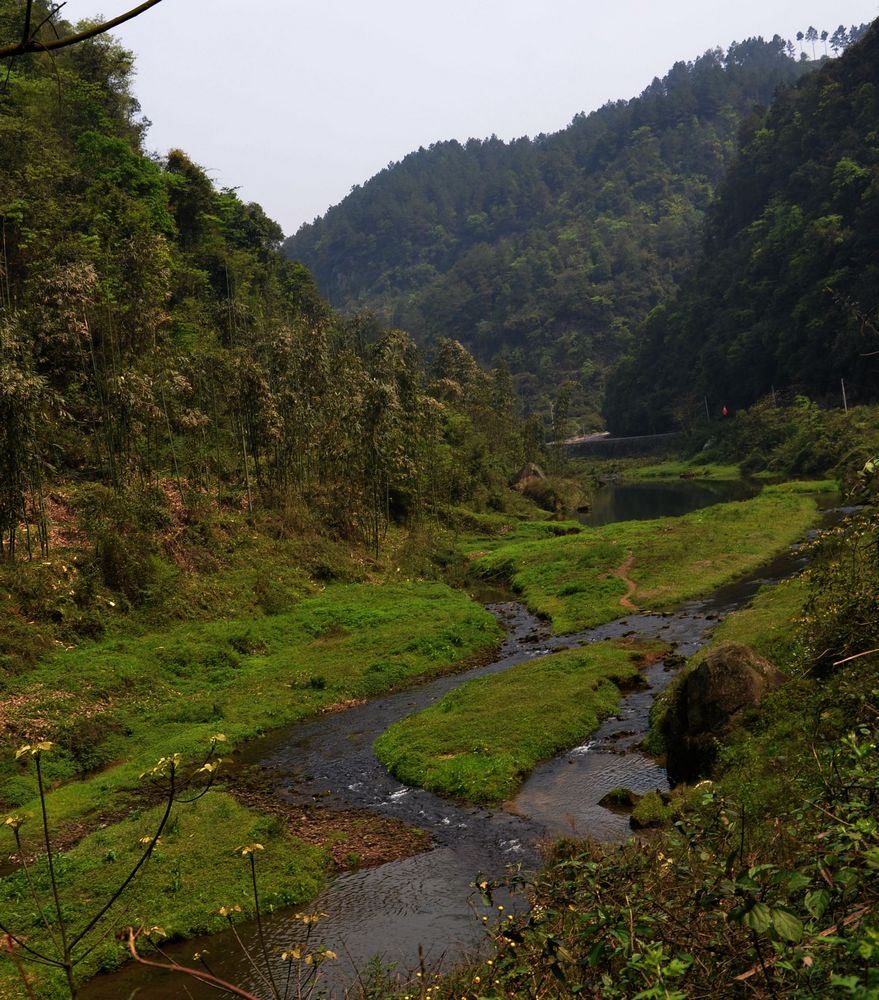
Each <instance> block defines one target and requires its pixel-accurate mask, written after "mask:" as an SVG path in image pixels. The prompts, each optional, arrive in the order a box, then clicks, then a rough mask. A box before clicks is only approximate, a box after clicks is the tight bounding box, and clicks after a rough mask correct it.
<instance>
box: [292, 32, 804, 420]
mask: <svg viewBox="0 0 879 1000" xmlns="http://www.w3.org/2000/svg"><path fill="white" fill-rule="evenodd" d="M807 68H808V65H807V64H805V63H803V62H797V61H795V60H794V59H793V58H791V56H790V55H789V54H788V48H787V43H786V42H785V41H784V40H783V39H781V38H780V37H779V36H776V37H775V38H773V39H772V40H771V41H765V40H763V39H761V38H757V39H749V40H747V41H745V42H742V43H738V44H733V45H731V46H730V48H729V50H728V51H727V52H726V53H724V52H722V51H721V50H719V49H718V50H714V51H710V52H707V53H705V54H704V55H703V56H701V57H699V58H698V59H696V60H695V61H694V62H692V63H684V62H679V63H676V64H675V66H674V67H672V69H671V70H670V71H669V73H668V74H667V75H666V76H665V77H664V78H663V79H661V80H660V79H655V80H654V81H653V82H652V83H651V84H650V86H649V87H647V89H646V90H645V91H644V92H643V93H642V94H641V95H640V96H639V97H637V98H634V99H633V100H630V101H619V102H616V103H612V104H608V105H606V106H605V107H603V108H601V109H599V110H598V111H595V112H592V113H591V114H588V115H587V114H580V115H577V116H576V117H575V119H574V120H573V121H572V123H571V124H570V125H569V126H568V127H567V128H566V129H564V130H562V131H560V132H557V133H554V134H552V135H541V136H538V137H537V138H535V139H533V140H531V139H527V138H523V139H518V140H515V141H512V142H509V143H505V142H502V141H500V140H499V139H497V138H494V137H493V138H491V139H487V140H484V141H480V140H470V141H468V142H467V143H465V144H461V143H459V142H456V141H449V142H439V143H436V144H435V145H433V146H431V147H430V148H428V149H423V148H422V149H420V150H418V151H417V152H414V153H411V154H410V155H409V156H407V157H406V158H405V159H403V160H402V161H401V162H400V163H396V164H392V165H390V166H389V167H388V168H386V169H385V170H383V171H382V172H381V173H379V174H378V175H376V176H375V177H373V178H372V179H371V180H369V181H367V182H366V183H365V184H364V185H363V186H362V187H358V188H355V189H354V190H353V191H352V192H351V194H349V195H348V196H347V197H346V198H345V199H344V200H343V201H342V202H341V203H340V204H339V205H337V206H335V207H334V208H331V209H330V210H329V211H328V212H327V213H326V215H325V216H324V217H323V218H321V219H318V220H316V221H315V222H314V223H313V224H311V225H306V226H303V227H302V228H301V229H300V230H299V232H298V233H296V234H295V235H294V236H292V237H290V238H289V239H288V240H287V241H286V242H285V244H284V250H285V253H286V254H287V255H288V256H289V257H291V258H293V259H296V260H300V261H302V262H303V263H304V264H306V265H307V266H308V268H309V269H310V270H311V271H312V272H313V273H314V275H315V277H316V280H317V283H318V286H319V288H320V289H321V291H322V293H323V294H324V295H326V296H327V297H328V298H329V299H330V301H331V302H332V303H333V304H334V305H336V306H337V307H340V308H343V309H345V310H349V311H352V310H357V309H361V308H367V309H371V310H374V311H375V312H376V313H377V314H378V315H379V318H380V319H381V320H382V321H383V322H385V323H389V324H392V325H397V326H402V327H404V328H405V329H407V330H409V331H410V332H411V333H412V334H413V335H414V336H415V337H416V339H418V340H420V341H422V342H431V341H433V340H434V339H436V338H438V337H441V336H447V337H454V338H457V339H459V340H461V341H462V342H463V343H464V344H465V345H466V346H467V347H468V348H470V349H471V350H472V351H474V352H475V353H476V354H477V356H479V357H480V358H482V359H483V360H484V361H495V362H497V361H504V362H506V363H507V364H508V365H509V367H510V368H511V370H512V371H513V373H514V374H515V375H516V377H517V381H518V383H519V386H520V388H521V389H524V390H525V392H526V395H527V393H528V392H529V390H531V391H533V392H538V391H540V390H541V388H542V387H543V386H545V385H546V384H547V383H555V384H557V383H558V382H559V381H561V380H562V379H564V378H569V379H572V380H573V382H574V384H575V387H576V388H578V389H579V390H580V392H581V397H580V400H579V404H580V409H584V408H586V409H588V408H590V407H591V408H594V407H596V406H597V405H598V400H599V398H600V395H601V391H602V374H603V371H604V369H605V368H606V366H607V365H608V364H609V363H611V362H612V361H613V360H614V359H615V358H616V357H617V356H618V355H619V354H620V353H621V352H622V351H624V350H625V349H626V348H627V347H628V346H629V345H630V337H631V332H630V331H631V327H632V326H633V324H634V323H637V322H638V321H640V319H642V318H643V316H644V315H645V314H646V313H647V312H648V311H649V310H650V309H651V308H652V307H653V306H655V305H656V304H657V303H658V302H660V301H662V300H663V299H664V298H666V297H667V296H668V295H670V294H671V293H672V292H673V291H674V290H675V289H676V288H677V287H678V285H679V283H680V281H681V279H682V277H683V275H684V274H685V272H686V271H687V269H688V267H689V266H690V264H691V262H692V260H693V259H694V256H695V254H696V252H697V250H698V247H699V242H700V233H701V228H702V219H703V215H704V212H705V210H706V208H707V206H708V204H709V202H710V199H711V196H712V193H713V190H714V187H715V186H716V185H717V184H718V183H719V181H720V180H721V178H722V177H723V175H724V172H725V170H726V167H727V165H728V164H729V163H730V161H731V159H732V157H733V155H734V152H735V149H736V136H737V133H738V130H739V128H740V126H741V123H742V121H743V119H744V118H745V117H747V115H749V114H750V113H751V112H752V111H753V110H754V108H755V107H760V106H765V105H767V104H769V102H770V101H771V100H772V98H773V96H774V95H775V93H776V92H777V90H778V89H779V88H780V87H785V86H788V85H790V84H792V83H794V82H795V81H796V80H797V79H798V78H799V77H800V76H802V74H803V73H804V72H805V70H806V69H807Z"/></svg>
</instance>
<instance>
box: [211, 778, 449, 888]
mask: <svg viewBox="0 0 879 1000" xmlns="http://www.w3.org/2000/svg"><path fill="white" fill-rule="evenodd" d="M228 791H229V792H230V793H231V794H232V795H234V796H235V798H236V799H237V800H238V801H239V802H240V803H241V804H242V805H245V806H247V807H248V808H250V809H255V810H256V811H258V812H261V813H265V814H267V815H270V816H275V817H276V818H277V819H279V820H281V822H282V823H284V825H285V826H286V828H287V829H288V830H289V832H290V833H292V834H293V835H294V836H295V837H298V838H299V839H300V840H304V841H305V842H306V843H308V844H315V845H317V846H319V847H323V848H325V849H326V850H327V851H328V852H329V853H330V854H331V855H332V858H333V864H334V866H335V868H336V870H337V871H352V870H356V869H358V868H371V867H373V866H375V865H383V864H385V862H387V861H398V860H400V859H401V858H408V857H411V856H412V855H413V854H420V853H421V852H422V851H426V850H427V849H428V848H429V847H430V846H431V839H430V837H429V836H428V834H426V833H425V832H424V830H419V829H417V828H416V827H412V826H408V825H407V824H405V823H402V822H400V821H399V820H394V819H390V818H388V817H385V816H378V815H376V814H375V813H373V812H371V811H369V810H367V809H331V808H328V807H325V806H321V805H318V804H314V805H312V804H310V803H309V804H307V805H304V806H303V805H302V803H291V802H285V801H284V800H283V799H282V798H279V796H278V790H277V784H276V782H275V780H274V779H273V776H272V774H271V773H270V772H269V773H266V772H265V771H263V770H262V769H261V768H258V767H247V768H241V769H240V770H237V771H236V773H235V777H234V781H233V782H231V783H230V786H229V788H228Z"/></svg>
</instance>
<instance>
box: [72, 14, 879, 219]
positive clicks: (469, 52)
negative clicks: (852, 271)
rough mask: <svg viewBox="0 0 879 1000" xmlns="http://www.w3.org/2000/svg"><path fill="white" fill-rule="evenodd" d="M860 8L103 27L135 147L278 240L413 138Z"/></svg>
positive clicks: (152, 21) (538, 115) (627, 86)
mask: <svg viewBox="0 0 879 1000" xmlns="http://www.w3.org/2000/svg"><path fill="white" fill-rule="evenodd" d="M133 6H135V0H68V2H67V3H66V5H65V7H64V10H63V16H64V17H66V18H67V19H68V20H70V21H72V22H75V21H77V20H79V19H80V18H86V17H88V18H92V17H94V16H95V15H96V14H98V13H102V14H104V15H106V16H107V17H113V16H115V15H117V14H119V13H121V12H122V11H124V10H127V9H128V8H130V7H133ZM877 16H879V0H832V2H829V0H795V2H781V0H735V2H729V0H726V2H722V3H720V2H714V0H665V2H663V3H657V2H649V3H648V2H644V0H640V2H636V0H443V2H442V3H439V2H436V0H371V2H368V3H367V2H364V0H320V2H319V3H315V2H313V0H312V2H305V0H162V2H161V3H160V4H158V6H156V7H153V8H151V9H150V10H148V11H147V12H146V13H144V14H142V15H140V16H139V17H138V18H136V19H134V20H132V21H130V22H128V23H127V24H125V25H124V26H123V27H122V28H120V29H117V31H116V36H117V37H118V38H119V39H120V40H121V41H122V42H123V44H125V45H126V46H127V47H128V48H130V49H132V50H133V51H134V52H135V54H136V56H137V76H136V78H135V82H134V90H135V93H136V95H137V97H138V99H139V100H140V102H141V105H142V107H143V113H144V114H145V115H146V116H147V117H148V118H149V119H150V120H151V121H152V123H153V125H152V127H151V129H150V130H149V133H148V134H147V148H148V149H149V150H150V151H153V152H156V153H159V154H164V153H166V152H167V151H168V150H169V149H173V148H175V147H179V148H181V149H184V150H185V151H186V152H187V153H188V154H189V155H190V157H191V158H192V159H193V160H195V161H196V162H197V163H199V164H201V166H203V167H204V168H205V169H206V170H207V171H208V173H209V175H210V176H211V177H212V179H213V180H214V182H215V183H216V184H217V185H219V186H222V187H237V188H238V189H239V196H240V197H241V198H243V199H244V200H245V201H257V202H259V203H260V204H261V205H262V206H263V208H264V209H265V210H266V212H267V213H268V215H269V216H270V217H271V218H273V219H276V220H277V221H278V222H279V223H280V224H281V226H282V228H283V229H284V232H285V233H286V234H288V235H289V234H292V233H293V232H295V231H296V230H297V229H298V228H299V226H300V225H302V224H303V223H304V222H311V221H312V220H313V219H314V218H315V217H316V216H319V215H322V214H323V213H324V212H325V211H326V210H327V208H329V207H330V206H331V205H333V204H336V203H337V202H339V201H341V200H342V198H344V197H345V195H346V194H347V193H348V192H349V191H350V190H351V188H352V187H353V186H354V185H356V184H362V183H364V182H365V181H366V180H368V179H369V178H370V177H372V176H373V175H374V174H376V173H378V171H380V170H381V169H382V168H384V167H386V166H387V165H388V164H389V163H391V162H394V161H397V160H400V159H402V158H403V157H404V156H405V155H406V154H407V153H409V152H411V151H412V150H415V149H418V147H419V146H428V145H430V144H431V143H433V142H438V141H441V140H444V139H452V138H455V139H459V140H461V141H465V140H466V139H468V138H470V137H475V138H485V137H487V136H490V135H492V134H494V135H497V136H499V137H500V138H502V139H513V138H517V137H519V136H523V135H529V136H535V135H539V134H540V133H548V132H555V131H557V130H558V129H561V128H564V127H565V125H567V124H568V123H569V122H570V121H571V119H572V118H573V117H574V115H576V114H578V113H579V112H581V111H585V112H589V111H593V110H594V109H596V108H598V107H601V105H602V104H605V103H606V102H607V101H609V100H618V99H627V98H630V97H634V96H636V95H637V94H639V93H640V92H641V91H642V90H643V89H644V88H645V87H646V86H647V85H648V84H649V83H650V81H651V80H652V79H653V78H654V77H655V76H660V77H661V76H663V75H664V74H665V73H666V71H667V70H668V69H669V68H670V67H671V66H672V65H673V64H674V63H675V62H677V61H679V60H684V61H688V60H691V59H694V58H695V57H696V56H698V55H701V53H703V52H705V51H706V50H707V49H711V48H714V47H716V46H721V47H723V48H726V47H727V46H728V45H729V43H730V42H732V41H741V40H742V39H744V38H747V37H750V36H754V35H763V36H764V37H767V38H769V37H772V35H774V34H776V33H777V34H780V35H782V36H783V37H785V38H791V39H794V38H795V36H796V33H797V31H803V32H805V31H806V29H807V28H808V27H809V26H810V25H814V26H815V27H816V28H817V29H818V31H819V32H820V31H822V30H823V29H827V30H828V31H830V32H831V33H832V32H833V31H834V29H835V28H836V27H837V25H838V24H840V23H843V24H845V25H846V26H848V25H851V24H861V23H864V22H869V21H872V20H873V19H875V18H876V17H877ZM820 49H821V46H820V43H819V50H820Z"/></svg>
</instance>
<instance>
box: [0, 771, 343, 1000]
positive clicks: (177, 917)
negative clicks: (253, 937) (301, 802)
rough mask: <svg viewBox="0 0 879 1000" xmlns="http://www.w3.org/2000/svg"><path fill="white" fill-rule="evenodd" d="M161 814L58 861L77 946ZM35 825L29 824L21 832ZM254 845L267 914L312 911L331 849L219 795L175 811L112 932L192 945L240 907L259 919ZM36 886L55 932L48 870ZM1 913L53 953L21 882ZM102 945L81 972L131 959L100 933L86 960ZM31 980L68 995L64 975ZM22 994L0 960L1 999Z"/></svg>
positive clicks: (0, 895)
mask: <svg viewBox="0 0 879 1000" xmlns="http://www.w3.org/2000/svg"><path fill="white" fill-rule="evenodd" d="M47 759H48V758H47ZM161 812H162V807H153V808H145V809H143V810H140V809H137V810H135V811H133V812H132V813H131V815H130V816H128V818H126V819H125V820H124V821H122V822H120V823H116V824H113V825H112V826H110V827H108V828H106V829H101V830H98V831H96V832H95V833H92V834H90V835H89V836H87V837H85V838H84V839H83V840H81V841H80V842H79V843H78V844H77V845H76V847H74V848H73V849H71V850H70V851H67V852H65V853H64V854H63V855H62V856H59V857H57V858H56V870H57V875H58V884H59V889H60V896H61V899H62V901H63V904H62V905H63V912H64V913H65V915H66V918H67V919H68V921H69V926H68V938H72V937H75V936H76V935H77V934H78V933H79V931H81V930H83V929H84V927H85V926H86V924H87V923H88V921H89V920H90V919H91V917H92V916H94V915H95V914H97V912H98V911H99V910H100V909H101V908H102V906H103V905H104V904H105V903H106V902H107V900H109V899H110V898H111V896H112V894H113V893H114V891H115V890H116V889H117V888H118V887H119V885H120V884H121V882H122V881H123V879H124V878H125V877H126V875H127V874H128V872H130V871H131V869H132V867H133V865H134V864H135V863H136V861H137V859H138V858H139V857H140V855H141V854H142V853H143V850H144V847H143V844H142V843H141V842H140V840H141V838H142V837H145V836H149V835H151V834H152V833H153V832H154V831H155V830H156V828H157V824H158V820H159V816H160V814H161ZM36 824H37V821H36V820H31V821H29V822H28V823H26V824H25V826H24V827H23V828H22V833H25V832H26V831H27V830H28V827H35V826H36ZM33 832H34V833H36V830H34V831H33ZM4 837H5V838H6V840H8V843H6V840H4V845H3V846H4V849H7V850H8V849H9V848H10V847H11V848H12V849H13V850H14V843H13V840H12V836H11V835H10V834H9V833H8V831H4ZM254 842H258V843H261V844H264V845H265V849H264V850H262V851H260V852H259V856H258V860H257V864H258V870H259V880H260V884H261V885H262V886H263V889H264V891H262V892H261V898H260V906H261V907H262V909H263V910H264V911H265V910H267V909H270V908H273V907H278V906H289V905H294V904H297V903H302V902H305V901H307V900H309V899H313V898H314V896H315V895H316V894H317V893H318V892H319V891H320V889H321V887H322V885H323V881H324V872H325V870H326V867H327V864H326V862H327V858H326V852H325V851H324V850H322V849H320V848H317V847H313V846H309V845H307V844H303V843H302V842H301V841H300V840H298V839H297V838H295V837H293V836H291V835H290V834H288V833H286V832H285V830H284V828H283V826H282V824H281V823H280V822H279V821H278V820H276V819H273V818H271V817H266V816H259V815H257V814H255V813H253V812H252V811H250V810H248V809H245V808H243V807H242V806H240V805H239V804H238V803H237V802H235V800H234V799H233V798H232V797H231V796H229V795H227V794H225V793H223V792H222V791H219V790H212V791H210V792H209V793H208V794H207V795H206V796H205V797H204V798H202V799H200V800H199V801H198V802H195V803H192V804H189V805H180V806H178V807H175V809H174V812H173V813H172V817H171V821H170V822H169V824H168V825H167V827H166V828H165V831H164V833H163V835H162V838H161V840H160V842H159V844H158V846H157V847H156V849H155V851H154V852H153V855H152V857H151V858H150V860H149V861H148V862H147V864H146V865H145V867H144V869H143V871H142V873H141V874H139V875H138V877H137V881H136V883H135V884H134V886H133V887H132V889H131V890H130V891H129V893H128V894H126V895H125V896H124V897H123V899H122V901H121V902H120V903H119V904H117V905H116V906H115V907H114V909H113V910H112V911H111V913H110V915H109V918H108V923H107V924H104V925H103V926H104V928H105V929H106V927H107V926H109V927H110V928H111V929H113V930H115V931H124V930H125V928H126V927H127V926H129V925H134V926H135V927H137V926H140V925H142V926H146V927H152V926H156V925H157V926H160V927H161V928H162V930H163V931H164V932H165V934H166V936H168V937H171V938H174V937H191V936H194V935H197V934H205V933H210V932H213V931H219V930H223V929H224V928H225V927H228V924H227V922H226V920H225V918H224V917H223V916H221V915H220V914H219V913H217V910H219V908H220V907H223V906H229V907H233V906H240V907H241V909H242V913H243V914H245V915H248V914H249V915H252V914H253V893H252V889H251V886H250V867H249V862H248V861H247V859H246V858H244V857H242V856H241V852H240V848H241V847H242V846H243V845H247V844H251V843H254ZM31 877H32V879H33V884H34V888H35V890H36V892H37V894H38V895H39V896H40V897H41V898H42V900H43V901H44V904H46V905H44V910H45V912H46V913H48V914H52V916H50V924H51V925H55V920H54V914H53V913H52V905H51V903H50V902H49V901H50V900H51V898H52V897H51V886H50V883H49V878H48V872H47V868H46V865H45V861H40V862H39V863H38V864H37V865H35V866H34V867H33V868H32V869H31ZM0 905H2V908H3V920H4V924H6V925H7V926H11V927H14V928H15V929H16V932H17V933H18V934H21V935H23V936H24V937H25V938H26V939H27V942H28V945H29V946H30V947H32V948H36V949H37V950H40V951H43V952H44V953H45V952H47V951H48V952H49V953H51V938H50V936H49V934H48V933H47V929H46V927H45V926H44V924H43V921H42V918H41V916H40V914H39V913H38V912H37V911H36V909H35V907H34V904H33V900H32V897H31V894H30V892H29V891H28V887H27V884H26V881H25V879H24V877H23V876H22V875H21V874H18V875H15V876H11V877H6V878H4V879H3V880H2V882H0ZM96 940H97V941H98V943H97V945H96V947H95V949H94V950H93V951H92V952H91V953H90V954H89V955H88V957H87V958H86V959H85V960H84V961H83V963H82V964H81V965H80V966H79V967H78V976H85V975H88V974H93V973H94V972H96V971H99V970H102V969H109V968H114V967H115V966H116V965H118V964H119V962H120V961H122V959H123V958H124V949H123V945H122V943H121V942H120V941H117V940H115V937H114V935H113V934H111V935H110V936H109V937H106V938H104V939H103V940H100V934H97V935H96V934H92V935H90V937H89V938H87V939H84V941H83V948H82V949H81V951H84V950H85V947H87V946H88V945H89V944H95V942H96ZM28 975H29V976H30V978H31V981H32V983H33V985H34V988H35V991H36V994H37V996H38V997H39V998H41V1000H42V998H52V997H63V996H67V993H66V983H65V979H64V975H63V973H61V972H60V970H55V971H49V970H46V969H44V968H40V967H35V966H30V967H29V970H28ZM21 990H22V985H21V982H20V980H19V979H18V977H17V975H16V973H15V971H14V969H13V968H12V965H11V962H9V960H8V958H5V959H4V960H0V996H3V997H9V998H12V997H16V996H22V995H23V994H22V992H21Z"/></svg>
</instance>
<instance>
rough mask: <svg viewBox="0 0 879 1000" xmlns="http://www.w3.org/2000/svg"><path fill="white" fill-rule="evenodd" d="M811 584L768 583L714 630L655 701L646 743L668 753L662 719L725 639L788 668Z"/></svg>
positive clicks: (796, 652)
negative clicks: (691, 676)
mask: <svg viewBox="0 0 879 1000" xmlns="http://www.w3.org/2000/svg"><path fill="white" fill-rule="evenodd" d="M807 597H808V584H807V583H806V581H805V580H804V579H803V577H802V576H796V577H793V578H791V579H790V580H783V581H781V582H780V583H777V584H774V585H771V586H765V587H762V588H761V589H760V591H759V592H758V593H757V594H756V595H755V597H754V599H753V600H752V601H751V603H750V604H749V605H748V606H747V607H745V608H741V609H740V610H739V611H733V612H732V613H731V614H729V615H727V617H726V618H724V620H723V621H722V622H720V623H719V624H718V625H717V626H716V627H715V628H714V630H713V632H712V634H711V641H710V642H709V643H708V644H707V645H705V646H703V647H702V648H701V649H700V650H699V651H698V652H696V653H695V654H694V655H693V656H691V657H690V658H689V660H688V661H687V665H686V667H684V668H683V669H682V670H679V671H678V672H677V674H676V675H675V678H674V680H673V681H672V682H671V684H670V685H669V686H668V687H667V688H666V690H665V691H663V693H662V694H661V695H660V696H659V697H658V698H657V699H656V700H655V701H654V703H653V706H652V708H651V710H650V732H649V734H648V737H647V742H646V746H647V749H648V750H649V751H650V752H651V753H655V754H663V753H665V746H664V740H663V735H662V720H663V718H664V716H665V714H666V712H667V710H668V706H669V705H670V704H671V703H672V701H673V699H674V698H675V695H676V692H677V690H678V688H679V687H680V685H681V684H682V683H683V682H684V679H685V678H686V677H687V676H688V675H689V674H690V673H691V672H692V671H693V670H695V669H696V667H697V666H698V665H699V664H700V663H701V662H702V661H703V660H704V659H705V657H706V656H707V655H708V654H709V653H710V652H711V650H712V649H714V648H715V647H716V646H717V645H719V644H720V643H722V642H737V643H741V644H742V645H744V646H749V647H750V648H751V649H753V650H754V652H755V653H757V654H758V655H760V656H763V657H765V658H766V659H767V660H769V662H770V663H772V664H773V665H774V666H777V667H778V668H779V669H780V670H787V669H788V668H789V667H790V666H791V665H792V664H794V663H796V662H797V659H798V657H799V656H800V655H801V654H802V626H801V622H802V616H803V605H804V604H805V603H806V599H807Z"/></svg>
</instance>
